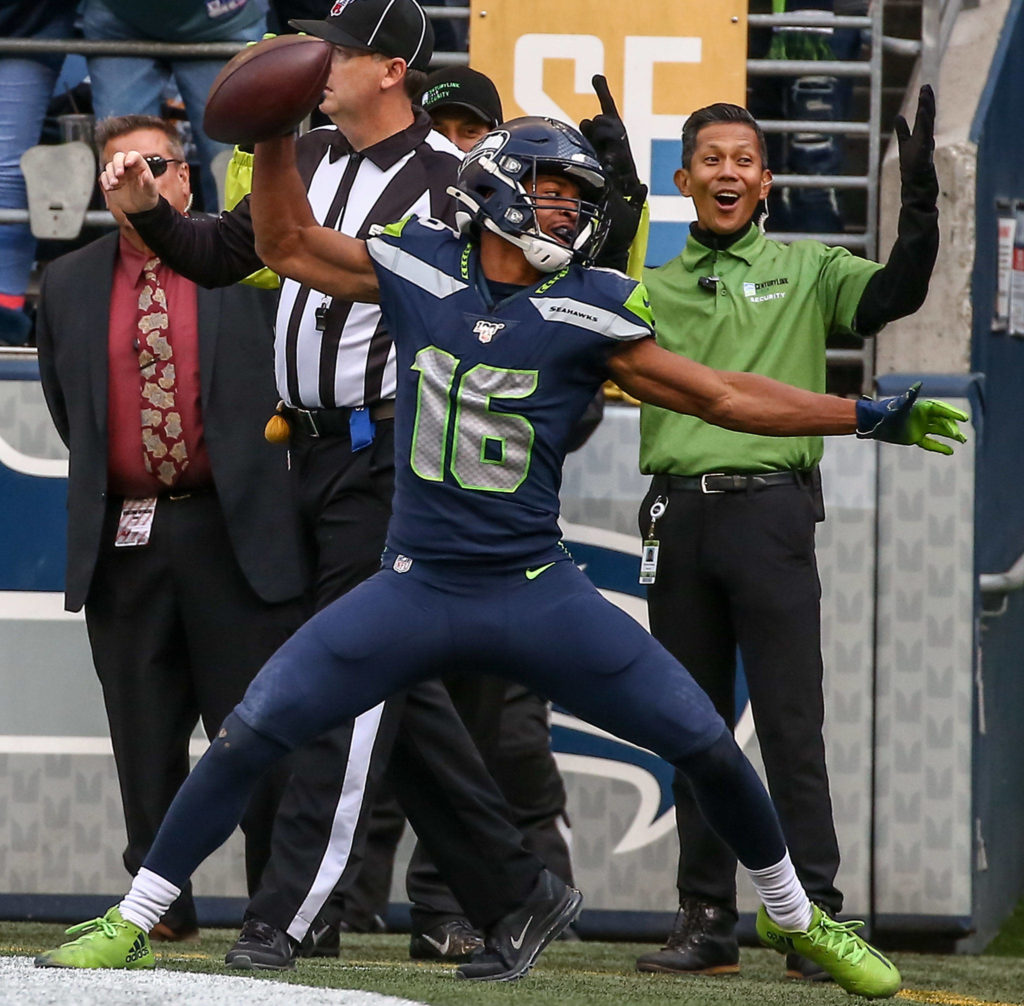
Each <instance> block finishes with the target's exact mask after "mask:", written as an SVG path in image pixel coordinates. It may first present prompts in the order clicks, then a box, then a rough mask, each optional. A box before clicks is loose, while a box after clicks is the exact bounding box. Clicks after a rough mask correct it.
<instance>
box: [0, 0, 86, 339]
mask: <svg viewBox="0 0 1024 1006" xmlns="http://www.w3.org/2000/svg"><path fill="white" fill-rule="evenodd" d="M75 7H76V2H75V0H14V2H11V3H5V4H3V5H2V6H0V37H4V38H35V39H48V38H70V37H71V29H72V25H73V22H74V17H75ZM63 62H64V56H63V54H59V55H52V56H51V55H32V56H18V55H13V54H11V53H3V54H0V209H5V210H24V209H26V208H27V206H28V203H27V200H26V196H25V179H24V177H23V176H22V173H21V164H20V161H21V155H22V154H23V153H24V152H25V151H26V150H28V148H29V147H31V146H34V145H35V144H36V143H38V142H39V133H40V131H41V130H42V128H43V118H44V117H45V115H46V106H47V103H48V102H49V100H50V95H51V94H52V93H53V85H54V83H55V82H56V80H57V76H58V74H59V73H60V68H61V65H62V64H63ZM35 248H36V242H35V238H33V237H32V231H31V230H30V229H29V226H28V224H0V345H5V344H6V345H13V346H19V345H23V344H24V343H26V342H28V341H29V335H30V332H31V327H32V325H31V321H30V319H29V316H28V315H27V314H26V313H25V310H24V307H25V291H26V290H27V289H28V282H29V277H30V275H31V273H32V264H33V261H34V259H35Z"/></svg>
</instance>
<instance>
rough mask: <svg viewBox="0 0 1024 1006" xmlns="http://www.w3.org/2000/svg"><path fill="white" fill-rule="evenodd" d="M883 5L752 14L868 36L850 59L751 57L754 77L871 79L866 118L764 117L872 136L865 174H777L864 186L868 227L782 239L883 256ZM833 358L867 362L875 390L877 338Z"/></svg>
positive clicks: (802, 127)
mask: <svg viewBox="0 0 1024 1006" xmlns="http://www.w3.org/2000/svg"><path fill="white" fill-rule="evenodd" d="M882 8H883V4H882V2H881V0H876V2H875V3H873V4H872V5H871V9H870V12H869V13H868V14H865V15H857V16H849V15H848V16H837V15H834V14H833V15H828V14H827V13H825V12H822V11H811V12H809V13H789V14H751V15H749V17H748V19H747V22H748V24H749V25H750V27H752V28H832V29H854V30H859V31H862V32H865V33H866V34H867V36H868V40H869V44H868V49H867V51H868V55H867V58H859V59H858V58H855V59H850V60H786V59H782V60H777V59H748V60H747V76H748V77H754V78H757V77H818V76H827V77H844V78H854V79H859V80H863V81H866V82H867V84H868V90H869V97H868V118H867V120H866V121H864V120H861V121H845V122H816V121H811V122H808V121H805V120H792V119H789V120H784V119H763V120H761V128H762V129H763V130H764V131H765V132H766V133H773V134H785V135H788V134H792V133H796V132H815V133H822V134H829V135H841V136H846V137H852V138H856V139H858V140H861V141H864V140H866V142H867V147H868V150H867V162H866V170H865V173H864V174H863V175H795V174H777V175H775V176H774V185H775V186H777V187H780V188H782V187H788V188H795V189H801V188H803V189H810V188H830V189H860V190H863V191H864V192H865V194H866V212H865V219H864V230H863V232H862V233H845V232H844V233H840V234H822V233H803V232H800V233H798V232H794V231H786V232H774V233H772V235H771V236H772V237H773V238H776V239H778V240H781V241H798V240H804V239H808V238H810V239H814V240H818V241H823V242H824V243H825V244H829V245H843V246H845V247H847V248H850V249H851V250H855V251H858V252H860V253H861V254H863V255H866V256H867V257H868V258H872V259H877V257H878V181H879V172H880V169H881V149H882V148H881V134H882V121H881V120H882V49H883V40H882ZM826 358H827V361H828V362H829V363H830V364H845V365H849V364H854V365H858V366H860V368H861V387H862V390H863V391H864V392H865V393H870V391H871V385H872V381H873V377H874V342H873V341H870V340H868V341H865V342H864V343H863V345H862V346H861V347H860V348H858V349H828V350H827V351H826Z"/></svg>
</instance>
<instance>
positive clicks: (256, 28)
mask: <svg viewBox="0 0 1024 1006" xmlns="http://www.w3.org/2000/svg"><path fill="white" fill-rule="evenodd" d="M265 15H266V2H265V0H231V2H230V3H207V2H205V0H150V2H148V3H139V2H138V0H85V3H84V6H83V20H82V31H83V33H84V35H85V37H86V38H87V39H90V40H98V41H115V40H116V41H139V40H148V41H152V42H249V41H253V40H256V39H259V38H260V37H261V36H262V35H263V33H264V31H266V16H265ZM224 63H225V60H223V59H185V58H180V59H178V58H175V59H167V58H152V57H149V56H90V57H89V77H90V79H91V81H92V95H93V107H94V110H95V113H96V118H97V119H100V118H106V117H107V116H111V115H127V114H130V113H141V114H148V115H159V114H160V111H161V106H162V102H163V97H164V93H165V91H166V90H167V89H168V87H169V86H170V84H171V81H172V80H173V83H174V86H175V87H176V88H177V90H178V91H179V92H180V94H181V97H182V100H183V101H184V103H185V111H186V113H187V115H188V119H189V122H190V124H191V127H192V139H193V141H194V143H195V145H196V151H197V153H198V155H199V170H200V191H201V194H202V205H203V209H205V210H208V211H210V212H216V210H217V209H218V200H217V185H216V182H215V180H214V177H213V174H212V171H211V167H210V165H211V162H212V161H213V158H214V157H216V156H217V154H218V153H220V152H221V151H222V150H230V149H231V148H230V147H228V146H225V145H224V144H222V143H216V142H214V141H213V140H211V139H210V138H209V137H208V136H207V135H206V134H205V133H204V132H203V125H202V124H203V107H204V105H205V103H206V95H207V93H208V92H209V90H210V85H211V84H212V83H213V80H214V78H215V77H216V76H217V73H218V72H219V71H220V68H221V67H222V66H223V65H224Z"/></svg>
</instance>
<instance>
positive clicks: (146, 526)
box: [114, 496, 156, 548]
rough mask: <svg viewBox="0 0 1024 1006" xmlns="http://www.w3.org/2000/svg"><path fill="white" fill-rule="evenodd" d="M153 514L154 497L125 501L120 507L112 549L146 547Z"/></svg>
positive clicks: (154, 508) (151, 528) (154, 511)
mask: <svg viewBox="0 0 1024 1006" xmlns="http://www.w3.org/2000/svg"><path fill="white" fill-rule="evenodd" d="M155 513H156V497H155V496H148V497H146V498H145V499H126V500H125V501H124V503H123V504H122V505H121V516H120V517H119V518H118V520H117V534H116V535H115V536H114V547H115V548H131V547H134V546H138V545H148V544H149V535H150V532H151V531H152V530H153V514H155Z"/></svg>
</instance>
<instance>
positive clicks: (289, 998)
mask: <svg viewBox="0 0 1024 1006" xmlns="http://www.w3.org/2000/svg"><path fill="white" fill-rule="evenodd" d="M124 1002H130V1003H131V1004H132V1006H238V1003H243V1002H244V1003H245V1004H246V1006H421V1004H415V1003H411V1002H410V1000H408V999H397V998H395V997H394V996H385V995H380V994H379V993H377V992H362V991H358V990H351V989H325V988H310V987H308V986H305V985H293V984H292V983H291V982H277V981H273V980H272V979H269V980H268V979H261V978H251V977H249V976H247V975H197V974H192V973H191V972H187V971H165V970H163V969H162V968H160V967H159V966H157V967H156V968H154V969H153V970H151V971H74V970H64V969H61V968H37V967H34V966H33V964H32V959H31V958H30V957H0V1006H25V1004H26V1003H31V1004H33V1006H43V1004H45V1006H110V1004H111V1003H124Z"/></svg>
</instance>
